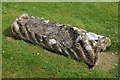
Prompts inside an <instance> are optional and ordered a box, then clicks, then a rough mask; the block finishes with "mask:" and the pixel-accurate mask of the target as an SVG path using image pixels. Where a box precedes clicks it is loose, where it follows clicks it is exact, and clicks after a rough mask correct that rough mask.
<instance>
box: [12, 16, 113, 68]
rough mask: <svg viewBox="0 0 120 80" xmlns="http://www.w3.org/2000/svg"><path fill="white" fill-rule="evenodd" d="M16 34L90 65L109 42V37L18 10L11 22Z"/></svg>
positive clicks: (92, 64) (91, 65)
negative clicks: (16, 15)
mask: <svg viewBox="0 0 120 80" xmlns="http://www.w3.org/2000/svg"><path fill="white" fill-rule="evenodd" d="M11 31H12V33H13V35H14V36H15V37H16V38H19V39H23V40H25V41H29V42H32V43H34V44H39V45H42V46H43V47H45V48H47V49H49V50H52V51H54V52H56V53H59V54H62V55H64V56H70V57H72V58H74V59H76V60H83V61H84V62H85V63H86V64H87V65H89V67H93V66H94V65H95V63H96V61H97V59H98V54H99V53H100V52H101V51H104V50H105V49H106V47H107V46H109V45H110V44H111V41H110V39H109V38H107V37H104V36H101V35H97V34H95V33H92V32H87V31H86V30H83V29H78V28H76V27H72V26H67V25H64V24H59V23H56V22H51V21H49V20H45V19H44V18H39V17H34V16H31V15H29V14H22V15H20V16H18V17H17V18H16V20H15V21H14V22H13V23H12V25H11Z"/></svg>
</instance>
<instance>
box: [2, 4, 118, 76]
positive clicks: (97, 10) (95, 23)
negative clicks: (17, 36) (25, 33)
mask: <svg viewBox="0 0 120 80" xmlns="http://www.w3.org/2000/svg"><path fill="white" fill-rule="evenodd" d="M2 10H3V12H2V42H3V43H2V50H3V53H2V56H3V58H2V62H3V63H2V68H3V69H2V70H3V74H2V76H3V78H14V77H15V78H38V77H39V78H115V77H118V68H117V67H116V68H114V69H111V70H108V71H102V70H97V69H88V67H87V66H86V65H85V63H83V62H77V61H74V60H73V59H71V58H65V57H63V56H60V55H57V54H53V53H50V52H48V51H46V50H45V49H43V47H42V46H38V45H33V44H31V43H27V42H25V41H23V40H13V41H7V40H6V38H7V37H8V36H11V34H10V32H9V27H10V25H11V23H12V22H13V21H14V20H15V18H16V17H17V16H18V15H20V14H22V13H28V14H31V15H34V16H38V17H44V18H45V19H49V20H51V21H54V22H59V23H64V24H70V25H72V26H76V27H78V28H83V29H86V30H87V31H91V32H95V33H97V34H101V35H104V36H107V37H109V38H110V39H111V40H112V45H111V46H110V47H108V48H107V50H106V51H111V52H116V51H117V47H118V46H119V45H118V33H117V32H118V31H117V30H118V3H76V2H75V3H72V2H69V3H55V2H54V3H33V2H32V3H12V2H10V3H7V2H3V3H2Z"/></svg>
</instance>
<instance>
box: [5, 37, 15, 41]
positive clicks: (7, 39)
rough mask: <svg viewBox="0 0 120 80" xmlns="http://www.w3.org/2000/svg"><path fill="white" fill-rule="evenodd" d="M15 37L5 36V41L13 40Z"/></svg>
mask: <svg viewBox="0 0 120 80" xmlns="http://www.w3.org/2000/svg"><path fill="white" fill-rule="evenodd" d="M15 40H16V39H15V38H13V37H6V41H15Z"/></svg>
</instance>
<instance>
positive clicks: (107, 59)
mask: <svg viewBox="0 0 120 80" xmlns="http://www.w3.org/2000/svg"><path fill="white" fill-rule="evenodd" d="M117 65H118V55H117V52H114V53H113V52H102V53H101V54H100V55H99V58H98V62H97V64H96V65H95V67H94V68H95V69H99V70H110V69H112V68H115V67H116V66H117Z"/></svg>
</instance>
